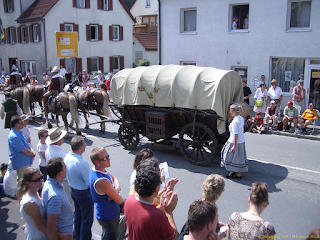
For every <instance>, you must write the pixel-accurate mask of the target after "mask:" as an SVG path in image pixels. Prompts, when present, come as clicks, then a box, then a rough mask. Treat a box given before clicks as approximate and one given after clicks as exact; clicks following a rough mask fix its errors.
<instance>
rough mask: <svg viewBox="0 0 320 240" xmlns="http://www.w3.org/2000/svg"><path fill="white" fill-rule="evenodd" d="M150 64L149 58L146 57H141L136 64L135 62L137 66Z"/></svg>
mask: <svg viewBox="0 0 320 240" xmlns="http://www.w3.org/2000/svg"><path fill="white" fill-rule="evenodd" d="M149 65H150V61H149V60H146V59H142V60H140V61H139V62H138V64H136V67H139V66H149Z"/></svg>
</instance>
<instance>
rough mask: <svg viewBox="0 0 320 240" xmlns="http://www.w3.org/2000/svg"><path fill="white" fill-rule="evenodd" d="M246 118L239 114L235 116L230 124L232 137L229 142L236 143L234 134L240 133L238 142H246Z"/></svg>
mask: <svg viewBox="0 0 320 240" xmlns="http://www.w3.org/2000/svg"><path fill="white" fill-rule="evenodd" d="M243 126H244V119H243V117H241V116H239V115H237V116H235V117H234V118H233V120H232V122H231V123H230V125H229V132H230V137H229V139H228V142H231V143H234V135H235V134H238V142H237V143H244V142H245V140H244V128H243Z"/></svg>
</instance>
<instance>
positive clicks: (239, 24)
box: [229, 4, 249, 31]
mask: <svg viewBox="0 0 320 240" xmlns="http://www.w3.org/2000/svg"><path fill="white" fill-rule="evenodd" d="M229 20H230V24H229V26H230V29H229V30H231V31H244V30H247V29H249V5H248V4H246V5H230V17H229Z"/></svg>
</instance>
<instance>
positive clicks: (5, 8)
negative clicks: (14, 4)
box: [3, 0, 8, 13]
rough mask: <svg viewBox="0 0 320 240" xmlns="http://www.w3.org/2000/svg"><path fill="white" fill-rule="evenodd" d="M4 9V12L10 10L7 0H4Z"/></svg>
mask: <svg viewBox="0 0 320 240" xmlns="http://www.w3.org/2000/svg"><path fill="white" fill-rule="evenodd" d="M3 10H4V12H5V13H6V12H8V6H7V0H3Z"/></svg>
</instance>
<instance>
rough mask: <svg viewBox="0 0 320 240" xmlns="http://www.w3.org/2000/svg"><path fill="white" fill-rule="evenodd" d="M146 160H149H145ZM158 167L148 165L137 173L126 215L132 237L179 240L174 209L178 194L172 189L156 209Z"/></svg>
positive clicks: (125, 210) (158, 180)
mask: <svg viewBox="0 0 320 240" xmlns="http://www.w3.org/2000/svg"><path fill="white" fill-rule="evenodd" d="M145 161H148V159H147V160H145ZM159 173H160V170H159V167H154V166H151V165H149V166H145V167H143V168H140V169H139V170H138V172H137V177H136V181H135V190H136V192H137V193H138V195H137V196H135V195H131V196H129V198H128V199H127V200H126V202H125V204H124V214H125V216H126V225H127V229H128V232H129V239H130V240H141V239H143V240H164V239H168V240H176V239H177V238H178V233H177V227H176V224H175V222H174V219H173V215H172V212H173V210H174V209H175V207H176V205H177V202H178V196H177V194H176V193H173V192H172V191H170V190H167V191H166V192H165V193H163V194H162V195H161V202H160V205H159V206H158V207H157V208H156V207H155V206H154V205H153V199H154V198H155V197H156V196H157V194H158V192H159V189H160V184H161V180H160V175H159Z"/></svg>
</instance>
